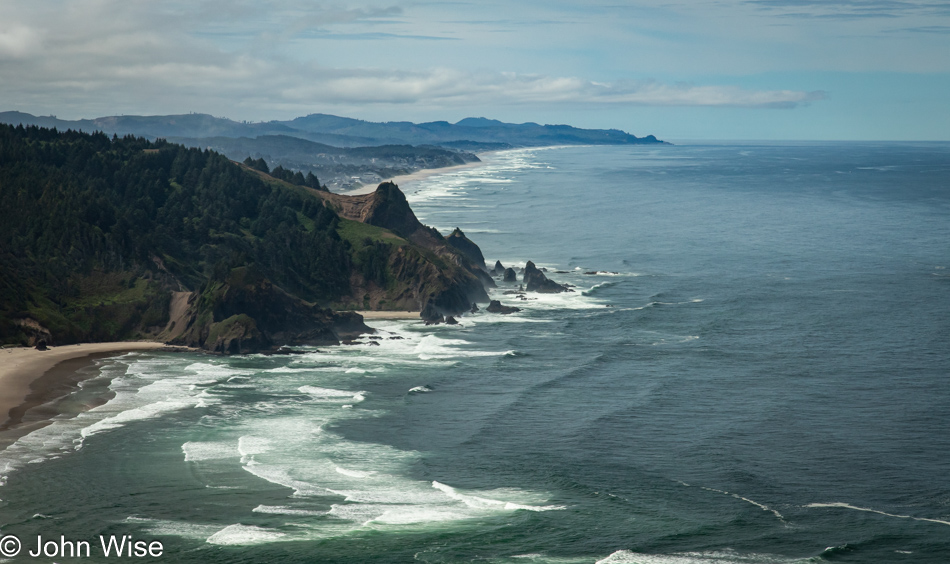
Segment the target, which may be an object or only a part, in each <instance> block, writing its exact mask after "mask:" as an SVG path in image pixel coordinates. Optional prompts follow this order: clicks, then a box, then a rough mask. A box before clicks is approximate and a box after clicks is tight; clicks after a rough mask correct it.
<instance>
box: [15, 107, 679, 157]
mask: <svg viewBox="0 0 950 564" xmlns="http://www.w3.org/2000/svg"><path fill="white" fill-rule="evenodd" d="M0 123H9V124H11V125H17V124H20V123H22V124H23V125H39V126H42V127H55V128H57V129H61V130H62V129H78V130H82V131H87V132H92V131H102V132H104V133H107V134H112V133H116V134H118V135H127V134H132V135H138V136H142V137H146V138H148V139H155V138H159V137H164V138H169V137H179V138H205V137H232V138H236V137H248V138H255V137H260V136H262V135H286V136H290V137H299V138H301V139H307V140H310V141H315V142H317V143H324V144H326V145H332V146H335V147H369V146H373V145H406V144H408V145H444V146H450V147H453V148H459V145H464V144H468V146H465V147H462V148H464V149H466V150H478V148H479V145H482V144H485V145H488V147H487V148H488V149H498V148H504V147H541V146H550V145H571V144H573V145H630V144H641V143H646V144H650V143H662V141H658V140H657V138H656V137H654V136H652V135H648V136H646V137H636V136H633V135H630V134H629V133H625V132H623V131H620V130H619V129H579V128H576V127H571V126H569V125H539V124H537V123H521V124H513V123H504V122H501V121H498V120H493V119H486V118H465V119H463V120H461V121H459V122H457V123H449V122H447V121H433V122H428V123H412V122H408V121H390V122H385V123H376V122H370V121H363V120H359V119H352V118H345V117H338V116H331V115H327V114H311V115H309V116H305V117H299V118H295V119H292V120H290V121H270V122H262V123H248V122H239V121H233V120H230V119H226V118H217V117H213V116H210V115H207V114H184V115H172V116H110V117H100V118H95V119H82V120H62V119H58V118H56V117H55V116H34V115H31V114H27V113H23V112H0Z"/></svg>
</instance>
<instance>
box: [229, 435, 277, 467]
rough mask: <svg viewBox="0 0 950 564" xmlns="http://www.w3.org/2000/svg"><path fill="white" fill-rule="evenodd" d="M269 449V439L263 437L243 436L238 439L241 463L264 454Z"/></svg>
mask: <svg viewBox="0 0 950 564" xmlns="http://www.w3.org/2000/svg"><path fill="white" fill-rule="evenodd" d="M270 449H271V441H270V439H267V438H264V437H254V436H244V437H241V438H239V439H238V447H237V450H238V453H239V454H240V455H241V460H242V461H245V462H246V461H247V460H250V459H251V458H252V457H253V456H254V455H257V454H264V453H265V452H268V451H269V450H270Z"/></svg>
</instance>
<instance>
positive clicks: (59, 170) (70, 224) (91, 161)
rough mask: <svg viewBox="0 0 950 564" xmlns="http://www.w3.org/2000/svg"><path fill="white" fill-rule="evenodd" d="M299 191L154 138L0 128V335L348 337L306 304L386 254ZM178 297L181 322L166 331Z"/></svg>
mask: <svg viewBox="0 0 950 564" xmlns="http://www.w3.org/2000/svg"><path fill="white" fill-rule="evenodd" d="M290 180H291V181H292V180H293V177H290ZM311 183H312V181H311ZM304 184H306V182H304ZM317 186H319V184H317ZM315 194H319V192H317V191H315V190H313V189H312V188H310V187H307V186H303V185H294V184H291V183H289V182H286V181H281V180H277V179H274V178H272V177H271V176H269V175H266V174H262V173H260V172H258V171H253V170H251V169H249V168H248V167H246V166H242V165H238V164H237V163H233V162H231V161H229V160H228V159H226V158H225V157H223V156H221V155H219V154H217V153H214V152H211V151H202V150H198V149H188V148H185V147H182V146H180V145H175V144H170V143H166V142H164V141H162V140H158V141H154V142H150V141H147V140H144V139H141V138H135V137H131V136H127V137H124V138H118V137H115V136H113V137H112V138H110V137H108V136H106V135H104V134H102V133H95V134H85V133H78V132H72V131H67V132H57V131H56V130H48V129H41V128H36V127H27V128H24V127H22V126H18V127H16V128H14V127H12V126H0V205H2V211H0V340H2V341H3V342H19V343H24V342H29V341H31V340H36V339H37V338H38V337H39V336H44V337H46V338H48V339H51V340H53V341H54V342H57V343H66V342H76V341H84V340H109V339H127V338H132V337H143V336H145V337H148V336H151V337H159V336H161V337H163V338H168V337H172V338H173V339H178V340H184V341H187V343H188V344H196V345H203V346H208V347H209V348H215V347H212V346H211V345H212V344H213V343H208V340H209V336H211V337H213V336H215V335H217V336H221V334H222V331H223V330H224V329H225V328H229V329H234V325H235V322H236V321H238V322H240V323H238V324H239V325H240V327H239V328H238V330H236V333H235V334H237V335H238V340H240V338H244V339H245V341H247V342H248V343H253V344H254V346H258V345H266V344H283V343H279V342H274V339H273V337H274V336H275V335H280V336H281V338H286V340H287V341H294V340H297V341H300V340H301V339H295V338H294V337H293V335H290V334H287V335H284V334H283V333H281V330H282V327H283V325H287V324H289V325H293V326H295V327H297V333H298V334H300V333H301V332H303V333H307V332H308V331H309V333H308V334H311V335H316V334H318V333H319V334H320V335H321V337H320V338H319V339H317V338H316V337H314V338H313V339H310V340H311V341H314V342H317V341H321V340H322V341H326V340H332V339H330V338H329V335H331V334H333V335H335V337H340V335H341V332H340V331H338V330H336V329H334V330H332V331H329V332H328V331H327V330H324V331H323V332H322V333H321V332H320V331H317V332H316V333H314V331H312V330H309V329H307V328H306V326H307V323H310V322H312V323H314V324H317V325H319V324H321V323H322V324H324V325H326V324H329V326H334V327H335V325H334V324H336V326H340V324H341V323H342V325H345V326H347V327H349V328H350V329H353V328H354V327H355V328H356V329H359V327H360V326H362V324H361V323H359V322H358V320H354V319H353V318H352V317H349V318H340V317H339V316H336V317H334V314H332V313H331V312H329V311H327V310H323V309H321V306H331V305H332V306H336V307H346V304H347V303H349V302H351V301H352V296H351V294H352V292H351V285H352V284H353V282H354V280H356V281H358V282H359V283H360V284H363V283H364V280H363V279H364V278H366V276H364V275H363V274H362V273H364V272H365V273H366V274H367V275H368V276H369V277H370V278H372V277H375V278H377V279H379V280H386V279H387V278H386V276H387V275H386V273H385V272H382V273H380V267H379V266H376V267H373V266H371V265H369V264H368V263H370V262H372V261H375V262H376V263H379V262H380V260H381V259H380V258H378V257H377V255H382V264H383V265H385V263H386V260H385V259H386V258H387V253H388V252H389V251H390V250H391V249H390V247H388V246H387V247H385V248H382V249H378V250H375V251H374V253H372V256H369V255H368V254H367V252H366V251H365V249H364V247H365V245H363V244H360V241H351V240H348V239H347V238H345V237H343V236H341V232H343V233H344V234H345V233H346V232H347V230H343V229H341V228H340V224H341V221H344V222H345V221H347V220H341V219H340V218H339V217H338V215H337V214H336V213H335V212H334V211H333V210H332V209H330V208H329V207H328V206H326V205H325V204H324V202H323V200H321V199H320V198H319V197H316V196H315ZM350 231H352V230H350ZM354 243H356V244H354ZM426 252H427V251H425V250H423V249H417V250H416V251H415V253H416V254H417V255H419V256H420V257H423V259H424V256H423V255H425V253H426ZM429 254H431V253H429ZM383 269H384V267H383ZM453 274H454V273H453ZM354 276H355V278H354ZM184 295H187V299H188V302H187V308H185V309H187V310H188V311H190V312H191V313H190V316H186V317H187V322H188V327H184V326H183V323H184V321H185V320H184V319H179V320H177V323H179V326H178V327H177V328H175V327H169V325H170V323H169V322H170V321H175V320H173V319H171V318H170V315H171V310H172V309H173V308H172V307H171V305H170V304H171V302H172V301H173V300H175V299H184V298H182V296H184ZM417 297H418V298H419V300H420V301H424V300H425V299H426V296H417ZM429 297H431V296H429ZM262 301H263V302H268V303H269V302H274V303H277V302H279V304H278V305H279V306H280V309H281V310H282V311H285V312H287V313H286V315H284V317H280V318H274V319H269V320H268V321H267V326H266V327H263V326H261V324H262V323H264V322H263V321H262V319H259V318H253V316H252V318H251V319H250V320H247V319H244V318H239V316H240V315H243V314H245V313H246V312H245V310H247V311H252V310H254V311H257V310H260V311H264V310H267V308H266V307H265V305H266V304H265V303H263V302H262ZM251 302H254V303H251ZM422 305H423V304H421V303H420V304H417V307H422ZM183 307H184V306H183ZM304 310H306V311H305V312H304V313H303V314H301V312H302V311H304ZM225 314H227V315H226V316H225ZM268 315H270V314H268ZM301 315H303V317H301ZM288 316H289V317H288ZM232 317H238V319H230V318H232ZM344 317H345V316H344ZM291 318H293V322H292V323H291V322H290V321H289V320H290V319H291ZM229 319H230V320H229ZM308 320H309V321H308ZM225 321H228V323H227V324H225V325H220V324H221V323H224V322H225ZM216 324H218V327H217V331H215V330H214V329H215V328H214V327H213V325H216ZM329 326H328V327H329ZM311 329H312V328H311ZM323 329H327V327H324V328H323ZM347 331H349V329H348V330H347ZM344 332H345V331H344ZM232 333H234V331H232ZM232 336H233V335H232ZM225 340H226V341H227V340H228V339H225ZM303 340H307V339H303ZM226 344H227V343H225V345H226ZM220 345H221V343H218V345H215V346H220Z"/></svg>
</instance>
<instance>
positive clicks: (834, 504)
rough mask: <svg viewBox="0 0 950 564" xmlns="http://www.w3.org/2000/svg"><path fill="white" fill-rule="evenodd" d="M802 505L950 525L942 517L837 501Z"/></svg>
mask: <svg viewBox="0 0 950 564" xmlns="http://www.w3.org/2000/svg"><path fill="white" fill-rule="evenodd" d="M802 507H806V508H813V507H840V508H844V509H853V510H855V511H866V512H868V513H877V514H878V515H884V516H887V517H896V518H897V519H913V520H914V521H929V522H931V523H940V524H941V525H950V521H941V520H940V519H928V518H926V517H914V516H912V515H896V514H894V513H885V512H884V511H878V510H877V509H869V508H867V507H856V506H854V505H849V504H847V503H842V502H835V503H809V504H808V505H803V506H802Z"/></svg>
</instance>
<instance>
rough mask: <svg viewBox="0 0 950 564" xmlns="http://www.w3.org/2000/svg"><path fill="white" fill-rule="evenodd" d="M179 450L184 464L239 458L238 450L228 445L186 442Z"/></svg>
mask: <svg viewBox="0 0 950 564" xmlns="http://www.w3.org/2000/svg"><path fill="white" fill-rule="evenodd" d="M181 450H182V452H183V453H185V462H197V461H200V460H220V459H224V458H239V457H240V456H241V453H240V452H239V451H238V449H237V448H235V447H234V445H233V444H230V443H216V442H187V443H185V444H183V445H181Z"/></svg>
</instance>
